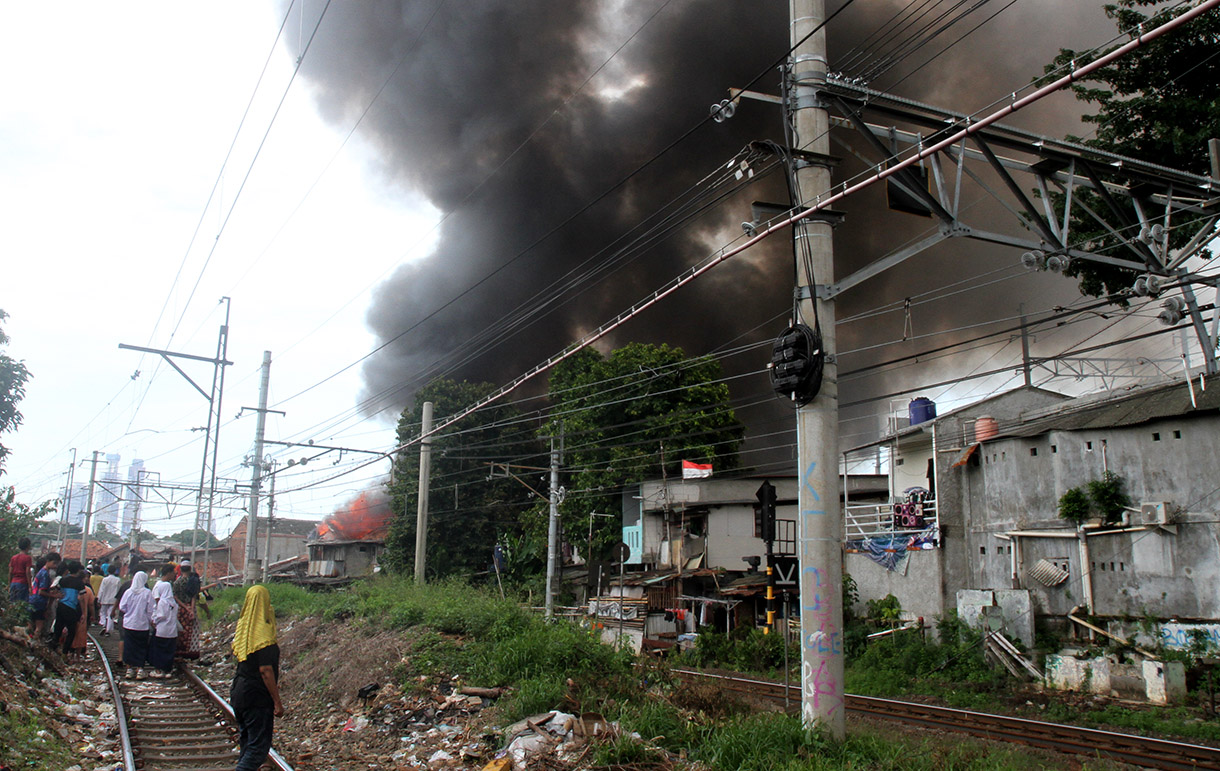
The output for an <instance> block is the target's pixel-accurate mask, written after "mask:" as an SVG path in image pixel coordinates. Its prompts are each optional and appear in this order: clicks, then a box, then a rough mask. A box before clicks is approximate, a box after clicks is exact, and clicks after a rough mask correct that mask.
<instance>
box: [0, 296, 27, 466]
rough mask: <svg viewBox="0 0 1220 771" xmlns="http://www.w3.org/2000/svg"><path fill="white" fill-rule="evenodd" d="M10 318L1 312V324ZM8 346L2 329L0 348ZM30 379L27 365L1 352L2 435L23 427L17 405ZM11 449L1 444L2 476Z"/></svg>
mask: <svg viewBox="0 0 1220 771" xmlns="http://www.w3.org/2000/svg"><path fill="white" fill-rule="evenodd" d="M7 318H8V314H7V313H5V312H4V311H3V310H0V322H3V321H4V320H6V319H7ZM6 345H8V335H6V334H4V328H3V327H0V348H3V347H4V346H6ZM29 379H30V371H29V370H28V369H26V368H25V363H24V362H21V361H18V360H16V359H14V358H12V357H11V356H9V355H8V354H6V353H4V352H3V351H2V350H0V434H6V433H8V432H10V431H15V430H17V427H18V426H20V425H21V413H20V412H18V411H17V404H18V403H19V402H20V401H21V400H22V399H23V398H25V384H26V381H27V380H29ZM8 454H9V449H8V448H7V447H5V446H4V445H3V444H0V474H3V473H4V461H5V459H6V458H7V457H8Z"/></svg>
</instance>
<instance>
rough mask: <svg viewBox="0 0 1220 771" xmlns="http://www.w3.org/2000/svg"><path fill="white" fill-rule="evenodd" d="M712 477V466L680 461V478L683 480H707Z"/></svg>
mask: <svg viewBox="0 0 1220 771" xmlns="http://www.w3.org/2000/svg"><path fill="white" fill-rule="evenodd" d="M711 475H712V464H710V463H695V462H694V461H690V460H684V461H682V478H683V479H707V478H708V477H710V476H711Z"/></svg>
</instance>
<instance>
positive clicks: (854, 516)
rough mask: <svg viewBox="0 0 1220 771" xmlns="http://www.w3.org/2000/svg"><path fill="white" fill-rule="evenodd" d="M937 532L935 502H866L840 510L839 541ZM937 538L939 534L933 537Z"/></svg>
mask: <svg viewBox="0 0 1220 771" xmlns="http://www.w3.org/2000/svg"><path fill="white" fill-rule="evenodd" d="M929 532H931V533H932V534H933V535H934V536H937V534H939V532H940V518H939V516H938V512H937V510H936V501H935V500H931V501H924V502H922V503H916V504H911V503H906V502H902V501H899V502H895V503H869V504H860V505H851V506H848V507H847V509H846V511H845V512H844V522H843V540H844V541H845V542H851V541H861V540H865V539H872V538H896V537H902V536H912V537H916V536H927V535H928V534H929ZM936 540H937V541H939V537H936Z"/></svg>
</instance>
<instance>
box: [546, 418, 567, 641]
mask: <svg viewBox="0 0 1220 771" xmlns="http://www.w3.org/2000/svg"><path fill="white" fill-rule="evenodd" d="M562 442H563V440H562V438H561V439H560V444H558V445H557V444H556V443H555V437H551V490H550V495H549V498H550V503H551V515H550V517H549V522H548V524H547V530H546V617H547V618H554V616H555V565H556V563H558V561H559V559H558V557H559V454H560V453H561V452H563V449H562Z"/></svg>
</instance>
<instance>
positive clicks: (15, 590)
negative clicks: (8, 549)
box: [8, 536, 34, 605]
mask: <svg viewBox="0 0 1220 771" xmlns="http://www.w3.org/2000/svg"><path fill="white" fill-rule="evenodd" d="M17 548H18V549H19V551H18V552H17V553H16V554H14V555H13V558H12V559H10V560H9V561H8V601H9V602H11V603H13V604H14V605H15V604H17V603H19V602H29V599H30V580H31V579H32V578H33V577H34V570H33V568H34V559H33V558H32V557H31V556H30V539H29V538H26V537H24V536H23V537H22V538H21V540H20V541H18V542H17Z"/></svg>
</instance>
